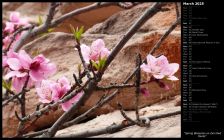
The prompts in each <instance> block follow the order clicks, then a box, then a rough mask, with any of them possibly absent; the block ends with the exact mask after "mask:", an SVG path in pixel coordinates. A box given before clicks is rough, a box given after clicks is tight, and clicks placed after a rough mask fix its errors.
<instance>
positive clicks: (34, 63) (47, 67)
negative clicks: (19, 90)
mask: <svg viewBox="0 0 224 140" xmlns="http://www.w3.org/2000/svg"><path fill="white" fill-rule="evenodd" d="M24 52H25V51H24ZM25 56H26V57H25ZM23 58H24V59H29V56H28V55H25V54H24V57H23ZM49 61H50V60H49V59H46V58H45V57H44V56H43V55H42V54H40V55H38V56H36V57H35V58H34V59H33V60H31V61H30V63H26V64H24V65H27V67H28V66H29V75H30V78H31V79H32V80H33V81H41V80H43V79H46V78H47V77H48V76H49V75H51V74H54V73H55V72H56V66H55V65H54V64H53V63H49ZM24 62H25V61H24Z"/></svg>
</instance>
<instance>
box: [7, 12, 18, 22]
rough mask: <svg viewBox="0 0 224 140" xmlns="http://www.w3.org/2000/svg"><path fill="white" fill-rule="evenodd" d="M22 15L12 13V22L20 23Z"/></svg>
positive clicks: (10, 17)
mask: <svg viewBox="0 0 224 140" xmlns="http://www.w3.org/2000/svg"><path fill="white" fill-rule="evenodd" d="M19 17H20V13H19V12H12V13H11V14H10V16H9V20H10V21H11V22H19V20H20V19H19Z"/></svg>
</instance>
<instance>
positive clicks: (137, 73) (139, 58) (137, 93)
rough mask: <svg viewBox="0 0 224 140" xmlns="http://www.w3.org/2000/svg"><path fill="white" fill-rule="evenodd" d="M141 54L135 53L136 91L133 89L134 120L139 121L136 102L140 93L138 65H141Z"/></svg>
mask: <svg viewBox="0 0 224 140" xmlns="http://www.w3.org/2000/svg"><path fill="white" fill-rule="evenodd" d="M141 62H142V60H141V55H140V54H138V55H137V59H136V67H137V68H138V71H137V72H136V76H135V77H136V81H135V84H136V91H135V95H136V97H135V114H136V120H137V121H139V110H138V102H139V93H140V83H141V70H140V65H141Z"/></svg>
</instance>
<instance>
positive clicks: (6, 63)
mask: <svg viewBox="0 0 224 140" xmlns="http://www.w3.org/2000/svg"><path fill="white" fill-rule="evenodd" d="M3 68H4V69H6V72H7V74H6V75H5V76H4V79H5V80H8V79H10V78H12V88H13V90H15V92H16V93H19V92H21V91H22V88H23V87H24V85H25V83H26V81H27V78H29V80H28V84H27V86H28V87H31V86H33V85H36V86H37V85H39V84H40V82H41V81H42V80H44V79H46V78H48V76H50V75H51V74H54V73H55V72H56V66H55V65H54V64H53V63H50V60H49V59H47V58H45V57H44V56H43V55H42V54H40V55H38V56H36V57H34V58H33V59H32V58H31V57H30V56H29V55H28V54H27V53H26V52H25V51H24V50H20V51H19V52H18V53H16V52H14V51H12V49H10V50H9V51H8V52H7V54H6V55H3Z"/></svg>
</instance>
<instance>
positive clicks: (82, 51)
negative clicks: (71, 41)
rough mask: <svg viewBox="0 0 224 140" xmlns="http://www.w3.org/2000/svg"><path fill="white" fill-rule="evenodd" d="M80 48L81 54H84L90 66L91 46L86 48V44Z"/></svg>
mask: <svg viewBox="0 0 224 140" xmlns="http://www.w3.org/2000/svg"><path fill="white" fill-rule="evenodd" d="M80 48H81V53H82V56H83V59H84V60H85V62H86V63H88V64H89V60H90V47H89V46H86V45H85V44H81V46H80Z"/></svg>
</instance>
